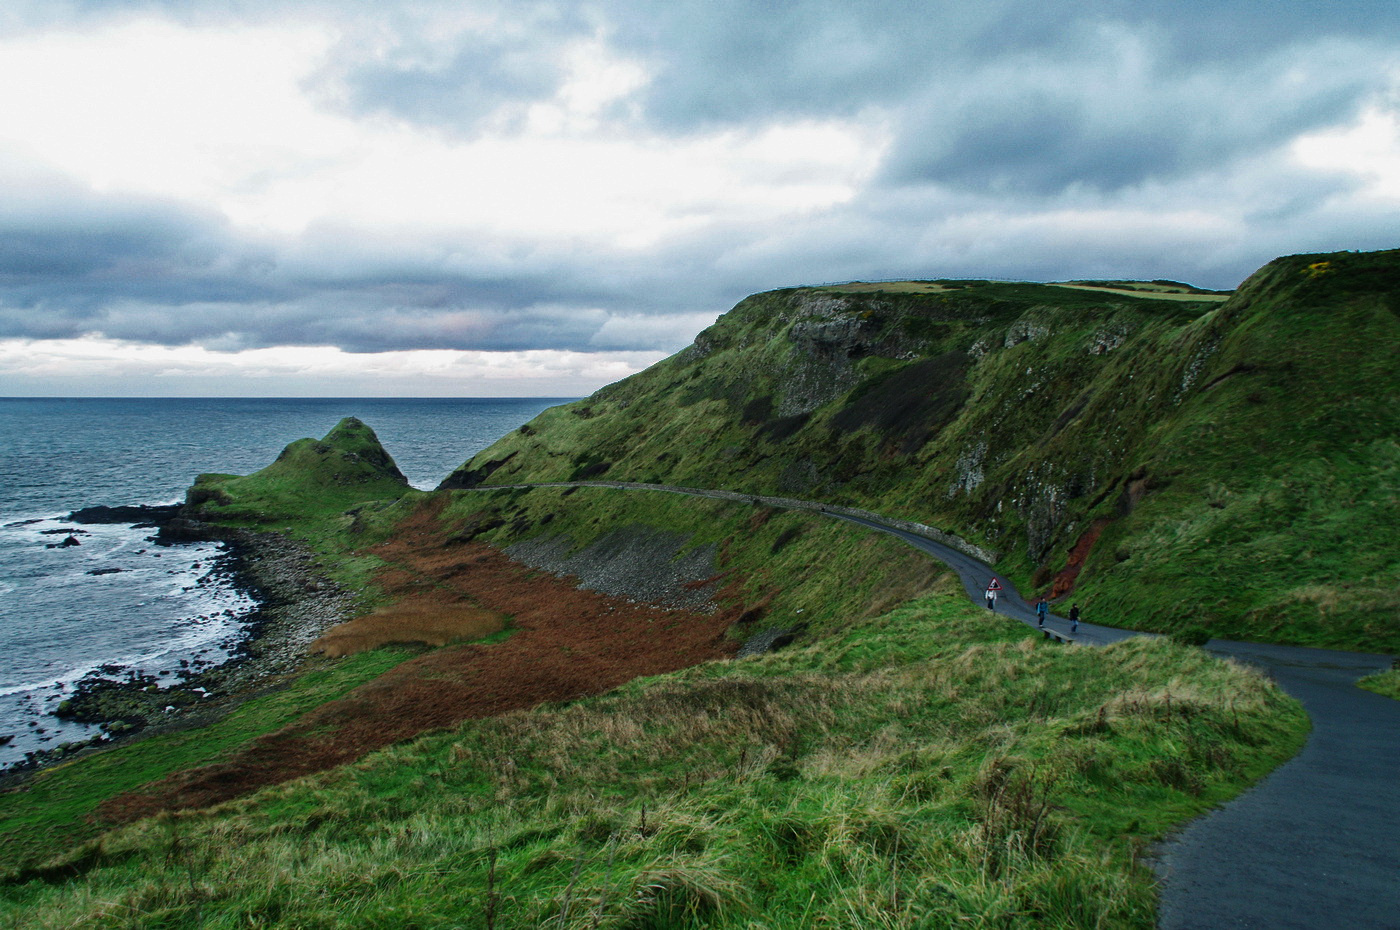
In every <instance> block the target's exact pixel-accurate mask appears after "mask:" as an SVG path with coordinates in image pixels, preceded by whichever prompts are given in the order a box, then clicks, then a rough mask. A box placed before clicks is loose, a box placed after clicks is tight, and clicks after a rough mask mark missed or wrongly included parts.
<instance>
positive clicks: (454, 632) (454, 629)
mask: <svg viewBox="0 0 1400 930" xmlns="http://www.w3.org/2000/svg"><path fill="white" fill-rule="evenodd" d="M507 623H508V621H507V618H506V617H504V616H502V615H501V614H498V613H494V612H492V611H489V610H480V609H478V608H474V607H467V606H462V605H455V606H451V605H442V604H433V605H431V606H424V605H421V604H417V603H397V604H391V605H389V606H386V607H381V608H379V609H378V610H375V611H372V612H371V613H368V614H366V615H364V616H362V617H356V618H355V619H353V620H348V621H346V622H345V623H341V624H337V625H336V626H333V627H331V628H330V629H329V630H327V631H326V632H325V633H323V634H322V635H321V636H320V637H318V638H317V639H316V640H315V641H314V642H312V643H311V644H310V645H309V646H308V647H307V650H308V651H309V652H312V653H317V652H319V653H322V654H324V655H327V656H329V657H330V658H333V659H338V658H340V657H341V656H347V655H353V654H355V653H359V652H367V651H369V650H371V649H378V648H380V647H381V646H386V645H391V644H394V643H422V644H424V645H427V646H446V645H448V644H449V643H454V642H465V641H469V640H484V639H487V638H491V637H498V636H499V634H501V633H503V632H505V630H506V627H507ZM491 641H493V642H499V639H492V640H491Z"/></svg>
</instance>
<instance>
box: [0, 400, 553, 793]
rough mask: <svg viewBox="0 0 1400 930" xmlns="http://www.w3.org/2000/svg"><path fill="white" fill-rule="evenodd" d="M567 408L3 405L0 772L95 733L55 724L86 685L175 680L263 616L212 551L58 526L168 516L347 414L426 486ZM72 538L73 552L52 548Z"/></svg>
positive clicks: (357, 403)
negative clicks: (124, 509)
mask: <svg viewBox="0 0 1400 930" xmlns="http://www.w3.org/2000/svg"><path fill="white" fill-rule="evenodd" d="M565 400H566V399H563V398H506V399H496V398H490V399H486V398H465V399H438V398H434V399H399V398H394V399H386V398H374V399H328V398H314V399H247V398H233V399H222V398H200V399H165V398H160V399H157V398H138V399H125V398H124V399H97V398H82V399H68V398H0V741H4V744H3V745H0V767H6V766H9V765H13V764H14V763H16V762H18V761H21V760H22V759H23V758H24V756H25V753H27V752H32V751H35V750H41V749H48V748H53V747H56V746H58V745H61V744H62V743H65V742H71V741H74V740H81V739H86V738H88V737H89V736H92V735H95V734H96V733H97V732H98V731H97V729H96V728H95V727H89V726H85V725H82V724H76V723H72V722H68V721H61V720H59V718H57V717H55V716H53V715H52V712H53V710H54V709H55V708H56V707H57V706H58V704H59V703H60V702H61V701H62V700H63V699H64V697H65V696H66V695H67V694H68V693H70V691H71V689H72V687H73V685H74V683H76V682H77V681H79V680H80V679H82V678H83V677H84V676H86V675H89V674H94V673H97V674H103V673H104V672H103V671H102V670H103V669H104V667H105V674H107V675H109V676H111V677H121V676H122V675H124V674H126V673H127V671H128V670H134V671H139V672H142V673H145V674H150V675H154V676H156V677H157V678H158V679H160V680H162V681H167V680H168V681H170V682H171V683H173V682H174V681H176V680H177V677H176V676H178V674H179V671H180V669H181V668H182V663H184V664H186V665H192V666H195V667H199V666H201V665H203V664H212V663H216V662H219V661H222V660H223V659H225V658H227V657H228V655H229V654H230V652H231V650H232V649H234V648H235V647H236V645H237V643H238V641H239V639H240V637H241V636H242V635H243V632H244V625H245V621H246V618H247V616H248V614H249V613H250V612H251V611H252V609H253V608H254V607H255V606H256V605H254V604H253V603H252V602H251V601H250V600H249V599H248V598H247V597H246V596H245V595H243V594H242V593H240V592H239V591H237V590H234V589H233V588H232V587H231V586H230V585H229V584H228V583H227V581H226V580H225V579H224V578H223V577H222V574H221V568H222V565H223V561H224V559H225V555H224V553H223V552H222V549H221V547H220V546H218V545H215V544H211V543H190V544H185V545H177V546H154V545H152V544H151V542H150V536H151V534H152V533H153V530H151V529H138V528H133V527H130V526H119V525H118V526H109V525H92V524H87V525H81V524H75V523H70V522H67V521H65V520H64V519H63V517H64V516H65V515H66V514H68V513H70V512H72V511H73V510H77V509H79V508H81V507H89V506H93V505H97V504H106V505H124V504H168V503H174V502H176V501H179V500H181V499H183V497H184V492H185V489H186V488H187V487H188V486H189V485H190V483H191V482H192V481H193V480H194V477H195V475H197V474H200V473H202V472H225V473H233V474H247V473H248V472H251V471H256V470H257V469H259V468H262V467H263V466H264V465H267V464H268V463H269V462H271V461H272V460H273V459H274V458H276V456H277V454H278V453H279V452H280V451H281V450H282V449H283V448H284V447H285V446H286V445H287V444H288V443H289V442H292V441H294V440H296V439H300V438H302V437H305V436H311V437H314V438H319V437H321V436H324V435H325V434H326V433H328V432H329V431H330V430H331V428H332V427H334V426H335V424H336V423H337V422H339V421H340V419H341V418H342V417H346V416H356V417H359V418H360V419H361V420H363V421H364V422H365V423H367V424H368V425H369V426H370V427H371V428H373V429H374V430H375V432H376V433H378V435H379V438H380V440H381V441H382V442H383V443H384V445H385V447H386V448H387V449H388V450H389V454H390V455H392V456H393V457H394V460H395V461H396V462H397V463H398V466H399V469H400V470H401V471H403V473H404V474H405V475H406V476H407V477H408V479H409V481H410V482H411V483H412V484H413V485H414V486H415V487H420V488H431V487H434V486H436V485H437V483H438V482H439V481H441V480H442V479H443V478H445V477H446V476H447V475H448V474H449V473H450V472H451V471H452V470H453V469H454V468H456V467H457V466H458V465H460V464H461V463H462V462H464V461H466V460H467V459H468V458H470V457H471V456H472V455H474V454H476V453H477V452H479V451H481V450H482V449H484V448H486V447H487V446H488V445H490V444H491V443H492V442H494V441H495V440H496V439H498V438H500V437H501V436H503V435H504V434H506V433H508V432H510V431H511V430H512V429H515V428H516V427H518V426H520V425H521V424H522V423H524V422H526V421H527V420H529V419H531V418H532V417H534V416H535V415H536V414H537V413H539V412H540V411H541V410H544V409H545V408H547V407H550V406H553V405H555V404H558V403H563V402H564V401H565ZM70 535H72V536H74V538H76V539H77V540H78V542H79V545H76V546H68V547H61V546H58V545H56V544H58V543H61V542H62V541H63V540H64V539H65V538H67V537H68V536H70ZM6 737H9V739H8V740H6Z"/></svg>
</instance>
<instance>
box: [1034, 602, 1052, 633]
mask: <svg viewBox="0 0 1400 930" xmlns="http://www.w3.org/2000/svg"><path fill="white" fill-rule="evenodd" d="M1049 612H1050V605H1049V604H1047V603H1045V598H1043V597H1042V598H1041V599H1040V603H1039V604H1036V605H1035V619H1036V620H1037V621H1038V622H1037V623H1036V626H1041V627H1043V626H1045V615H1046V614H1047V613H1049Z"/></svg>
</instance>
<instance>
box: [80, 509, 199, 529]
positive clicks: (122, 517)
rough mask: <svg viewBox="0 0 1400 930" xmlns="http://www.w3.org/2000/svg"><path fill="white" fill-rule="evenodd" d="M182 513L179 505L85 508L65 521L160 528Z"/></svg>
mask: <svg viewBox="0 0 1400 930" xmlns="http://www.w3.org/2000/svg"><path fill="white" fill-rule="evenodd" d="M179 512H180V505H179V504H165V505H160V506H151V505H149V504H141V505H138V506H121V507H103V506H98V507H84V508H82V509H81V510H75V511H73V512H72V513H70V514H69V515H68V516H67V517H65V518H64V519H66V520H71V521H73V522H74V523H126V524H130V525H132V526H137V525H147V526H159V525H161V524H163V523H165V522H166V521H168V520H171V519H174V517H175V516H176V515H177V514H178V513H179Z"/></svg>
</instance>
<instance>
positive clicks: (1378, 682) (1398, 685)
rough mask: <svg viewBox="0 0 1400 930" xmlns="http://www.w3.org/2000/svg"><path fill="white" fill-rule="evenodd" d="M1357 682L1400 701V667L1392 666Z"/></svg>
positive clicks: (1362, 686)
mask: <svg viewBox="0 0 1400 930" xmlns="http://www.w3.org/2000/svg"><path fill="white" fill-rule="evenodd" d="M1356 684H1357V686H1358V687H1361V688H1365V689H1366V690H1367V691H1374V692H1376V693H1377V694H1383V695H1385V696H1386V697H1388V698H1394V699H1395V700H1397V701H1400V669H1394V668H1392V669H1388V670H1387V671H1384V672H1377V673H1376V674H1374V675H1367V676H1366V677H1365V678H1363V679H1361V680H1360V681H1358V682H1357V683H1356Z"/></svg>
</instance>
